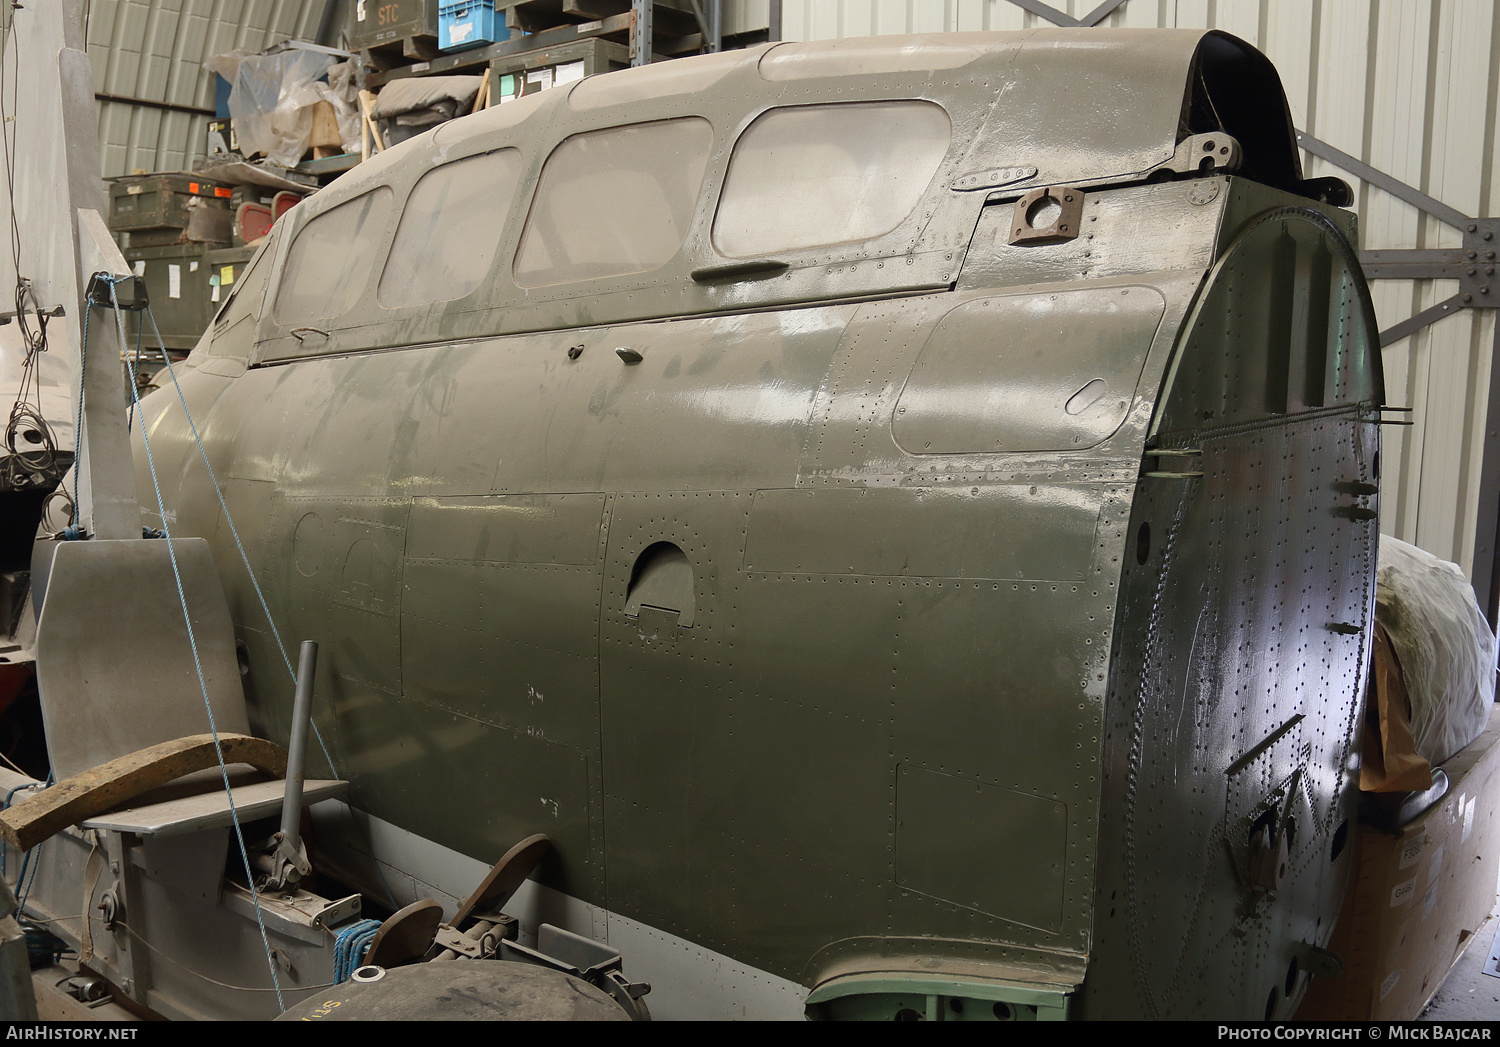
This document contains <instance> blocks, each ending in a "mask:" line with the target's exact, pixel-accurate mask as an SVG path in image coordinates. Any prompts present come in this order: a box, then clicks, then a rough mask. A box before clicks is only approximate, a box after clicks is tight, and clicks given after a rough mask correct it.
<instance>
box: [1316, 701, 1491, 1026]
mask: <svg viewBox="0 0 1500 1047" xmlns="http://www.w3.org/2000/svg"><path fill="white" fill-rule="evenodd" d="M1442 770H1443V771H1444V772H1445V773H1446V774H1447V776H1448V781H1449V788H1448V793H1447V795H1446V796H1444V797H1443V799H1442V800H1441V801H1440V802H1439V803H1438V804H1436V805H1435V806H1434V807H1432V808H1431V809H1430V810H1428V811H1427V812H1425V813H1423V814H1421V815H1419V816H1418V817H1416V818H1414V819H1412V820H1411V821H1410V822H1408V823H1407V824H1405V825H1403V826H1400V827H1399V828H1398V829H1395V830H1392V831H1381V830H1379V829H1376V828H1373V827H1371V826H1369V825H1365V824H1361V825H1360V827H1359V832H1358V833H1357V834H1356V838H1355V846H1356V848H1357V850H1356V853H1355V855H1354V860H1355V874H1354V879H1353V881H1352V882H1351V883H1350V884H1349V891H1348V893H1347V894H1346V895H1345V898H1344V907H1343V910H1342V911H1341V912H1340V914H1339V922H1338V925H1337V926H1336V927H1335V929H1334V934H1333V941H1332V942H1330V943H1329V948H1331V949H1332V950H1333V951H1334V952H1336V953H1338V954H1339V955H1340V956H1342V957H1343V960H1344V970H1343V973H1342V974H1340V976H1339V977H1338V978H1335V979H1332V980H1324V979H1314V980H1313V983H1312V985H1311V986H1310V987H1309V989H1308V992H1307V997H1306V998H1305V999H1304V1000H1303V1003H1302V1006H1301V1008H1299V1009H1298V1011H1297V1017H1298V1018H1299V1019H1319V1020H1366V1019H1392V1020H1402V1019H1412V1018H1415V1017H1417V1015H1419V1014H1420V1013H1421V1012H1422V1008H1423V1007H1425V1006H1426V1005H1427V1002H1428V1001H1429V1000H1430V999H1431V998H1432V994H1433V993H1434V992H1436V991H1437V989H1438V987H1439V986H1440V985H1442V983H1443V979H1444V978H1445V977H1447V975H1448V972H1449V971H1450V970H1451V969H1452V967H1453V965H1454V964H1455V963H1456V962H1457V961H1458V958H1459V957H1460V956H1461V955H1462V954H1463V951H1464V949H1465V948H1467V947H1468V945H1469V942H1470V940H1471V939H1472V938H1473V937H1474V935H1475V933H1476V932H1477V931H1478V930H1479V927H1480V925H1481V924H1482V923H1484V920H1485V918H1486V917H1487V916H1488V915H1489V912H1490V910H1491V909H1492V908H1493V907H1494V904H1495V890H1496V877H1497V873H1500V860H1497V859H1500V817H1497V815H1496V812H1495V807H1496V800H1497V798H1500V773H1497V772H1500V713H1497V712H1496V711H1495V710H1491V713H1490V721H1489V725H1488V726H1487V727H1486V729H1485V731H1484V733H1483V734H1481V735H1480V736H1479V737H1478V738H1476V739H1475V740H1474V741H1473V742H1471V743H1470V744H1469V745H1468V746H1467V747H1465V748H1464V750H1463V751H1462V752H1460V753H1459V754H1458V755H1456V756H1454V757H1453V758H1452V759H1450V760H1449V761H1448V762H1447V763H1446V764H1444V765H1443V767H1442Z"/></svg>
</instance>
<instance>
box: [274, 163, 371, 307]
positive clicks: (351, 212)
mask: <svg viewBox="0 0 1500 1047" xmlns="http://www.w3.org/2000/svg"><path fill="white" fill-rule="evenodd" d="M390 219H391V191H390V190H389V189H387V188H385V187H384V186H381V187H380V188H379V189H376V190H374V191H373V192H369V193H365V194H364V195H363V196H357V197H355V198H354V199H353V200H350V201H349V202H348V203H343V204H339V205H338V206H337V207H334V208H331V209H330V210H327V211H324V212H323V213H322V214H320V215H318V216H317V217H316V218H314V219H312V221H310V222H308V223H307V224H306V225H305V226H303V227H302V231H301V232H299V233H298V234H297V239H295V240H293V241H292V246H291V249H290V251H289V252H288V253H287V258H286V264H285V265H284V266H282V269H281V285H280V287H279V288H278V289H277V291H276V322H277V323H281V324H297V323H305V322H308V321H311V320H326V319H329V318H331V317H335V316H342V315H343V314H344V313H346V312H348V311H349V308H350V307H351V306H352V305H354V303H355V301H356V300H357V299H358V298H359V295H360V292H361V291H363V290H364V289H365V284H366V283H367V282H368V281H369V278H370V271H371V270H372V269H374V268H375V248H376V246H377V245H378V244H379V243H380V239H381V237H382V236H384V235H385V232H386V230H387V228H388V227H389V225H390Z"/></svg>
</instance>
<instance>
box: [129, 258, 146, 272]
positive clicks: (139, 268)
mask: <svg viewBox="0 0 1500 1047" xmlns="http://www.w3.org/2000/svg"><path fill="white" fill-rule="evenodd" d="M130 271H131V272H133V273H134V274H135V275H136V276H145V275H146V260H145V259H144V258H143V259H141V260H140V261H138V262H136V263H135V265H133V266H131V267H130Z"/></svg>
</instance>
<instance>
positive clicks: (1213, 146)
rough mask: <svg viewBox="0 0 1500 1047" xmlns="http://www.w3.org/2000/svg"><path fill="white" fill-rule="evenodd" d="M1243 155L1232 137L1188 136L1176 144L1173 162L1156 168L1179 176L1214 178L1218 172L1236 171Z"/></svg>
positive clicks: (1211, 133)
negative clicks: (1193, 175)
mask: <svg viewBox="0 0 1500 1047" xmlns="http://www.w3.org/2000/svg"><path fill="white" fill-rule="evenodd" d="M1243 159H1244V152H1243V151H1242V150H1241V149H1240V143H1239V141H1238V140H1237V139H1236V138H1235V137H1234V136H1233V135H1227V134H1224V133H1223V132H1222V131H1209V132H1207V133H1205V134H1199V135H1189V136H1188V137H1187V138H1184V139H1183V140H1182V141H1180V142H1178V143H1177V151H1176V152H1175V153H1173V154H1172V159H1170V160H1168V161H1167V162H1166V163H1164V164H1162V165H1161V166H1160V167H1157V168H1155V170H1157V171H1176V172H1177V173H1178V174H1212V173H1213V172H1215V171H1237V170H1239V166H1240V163H1241V161H1242V160H1243Z"/></svg>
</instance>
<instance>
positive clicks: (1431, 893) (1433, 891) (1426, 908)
mask: <svg viewBox="0 0 1500 1047" xmlns="http://www.w3.org/2000/svg"><path fill="white" fill-rule="evenodd" d="M1437 889H1438V885H1437V884H1433V885H1432V886H1431V887H1429V888H1427V893H1426V894H1424V895H1423V896H1422V919H1424V920H1425V919H1427V917H1429V916H1431V915H1432V910H1433V909H1435V908H1437V894H1438V892H1437Z"/></svg>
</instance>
